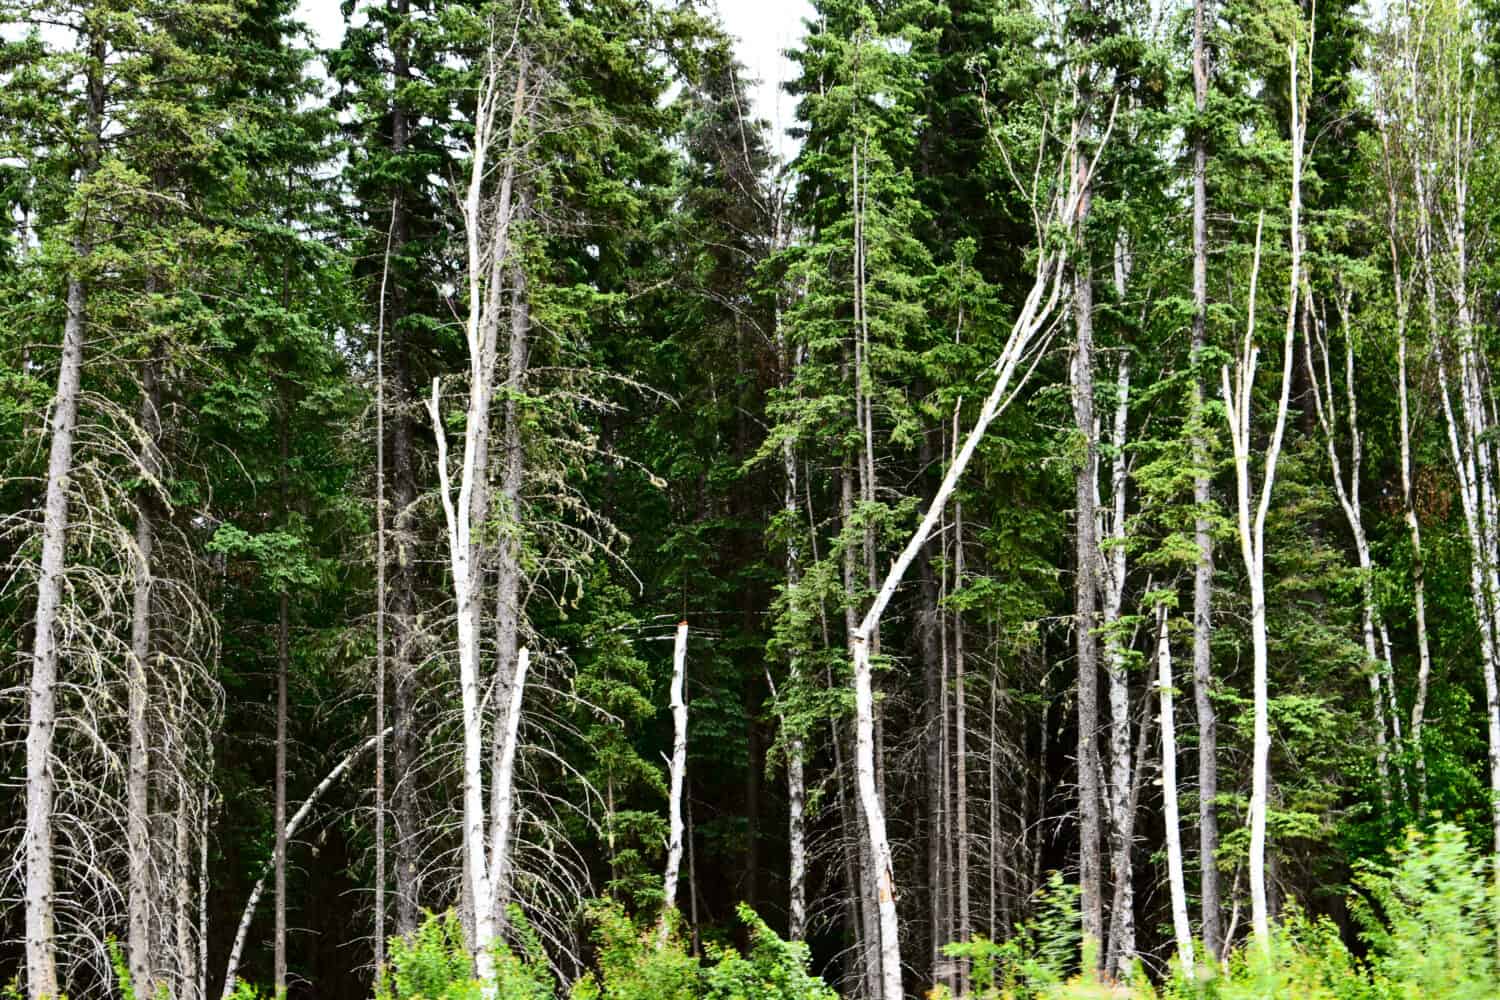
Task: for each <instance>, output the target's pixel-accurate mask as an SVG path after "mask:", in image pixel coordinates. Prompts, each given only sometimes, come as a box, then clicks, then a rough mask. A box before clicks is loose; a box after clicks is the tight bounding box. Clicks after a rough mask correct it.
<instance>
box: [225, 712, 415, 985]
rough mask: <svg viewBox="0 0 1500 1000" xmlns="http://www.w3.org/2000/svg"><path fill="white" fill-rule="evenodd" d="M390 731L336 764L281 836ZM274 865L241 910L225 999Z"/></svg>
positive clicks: (262, 874)
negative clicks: (362, 755)
mask: <svg viewBox="0 0 1500 1000" xmlns="http://www.w3.org/2000/svg"><path fill="white" fill-rule="evenodd" d="M390 734H391V731H390V730H389V729H387V730H386V731H385V732H383V733H376V734H375V735H374V736H371V737H370V738H369V739H367V740H365V741H364V743H362V744H360V745H359V746H357V747H355V748H354V749H353V750H351V751H350V752H349V753H348V755H347V756H345V757H344V759H343V760H341V761H339V762H338V763H337V764H335V765H334V766H333V770H331V771H329V772H328V774H326V775H325V776H324V777H323V780H322V781H320V782H318V784H317V787H315V788H314V789H313V790H312V791H311V792H309V793H308V796H307V798H305V799H303V800H302V805H300V806H298V807H297V811H296V812H295V813H293V814H292V817H291V819H289V820H287V822H286V826H284V827H282V828H281V829H280V830H279V831H277V835H278V838H279V839H281V840H290V839H291V838H292V837H295V836H296V835H297V831H298V830H300V829H301V828H302V824H303V823H305V822H307V817H308V816H310V815H311V814H312V809H313V806H315V805H317V803H318V800H319V799H321V798H322V797H323V795H324V793H325V792H327V791H328V789H329V788H331V787H333V783H334V782H336V781H338V780H339V777H340V776H341V775H342V774H343V773H344V772H345V771H347V770H349V768H350V766H351V765H353V763H354V762H355V761H356V760H358V759H359V757H360V755H361V754H363V753H364V752H365V751H366V750H369V749H370V748H371V747H373V746H374V745H375V744H376V743H378V742H380V741H381V740H382V739H384V738H386V737H388V736H390ZM206 814H207V811H206V810H205V815H206ZM204 842H205V843H207V838H205V841H204ZM273 867H274V861H273V862H272V864H270V865H267V866H266V867H264V868H262V869H261V872H260V878H259V879H257V880H256V882H255V887H254V888H252V889H251V890H250V898H249V899H248V900H246V901H245V908H244V910H242V911H241V912H240V922H239V926H238V927H236V929H235V932H234V941H233V942H232V943H231V944H230V946H229V960H228V961H227V962H226V963H225V965H224V989H223V993H222V994H221V998H222V1000H231V998H232V997H233V996H234V986H235V981H236V978H237V976H238V975H239V971H240V956H241V955H242V954H244V951H245V938H246V937H247V936H248V935H249V933H250V922H251V921H252V920H253V919H254V918H255V908H256V907H257V906H258V905H260V898H261V896H263V895H265V891H266V878H267V877H268V876H270V875H271V869H272V868H273ZM203 884H207V880H206V879H205V880H204V883H203ZM202 940H204V941H206V940H207V936H206V935H205V936H204V937H203V938H202Z"/></svg>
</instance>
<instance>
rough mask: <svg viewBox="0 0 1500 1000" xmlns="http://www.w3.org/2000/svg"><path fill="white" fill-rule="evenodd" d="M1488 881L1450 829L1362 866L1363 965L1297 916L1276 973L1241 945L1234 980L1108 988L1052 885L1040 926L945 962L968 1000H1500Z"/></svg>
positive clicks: (1324, 929)
mask: <svg viewBox="0 0 1500 1000" xmlns="http://www.w3.org/2000/svg"><path fill="white" fill-rule="evenodd" d="M1493 872H1494V869H1493V864H1492V861H1491V860H1490V859H1489V858H1487V857H1485V856H1484V855H1483V853H1482V852H1479V851H1476V850H1474V849H1473V848H1471V847H1469V845H1468V842H1467V840H1466V839H1465V836H1464V834H1463V832H1462V831H1461V830H1460V829H1459V828H1458V827H1456V826H1454V825H1452V824H1441V825H1439V826H1438V827H1437V828H1436V829H1435V830H1434V831H1433V832H1432V833H1430V834H1428V833H1421V832H1418V831H1411V832H1409V833H1408V834H1407V836H1406V839H1405V841H1404V843H1403V844H1402V845H1401V847H1399V848H1396V849H1392V851H1391V856H1390V859H1389V861H1388V862H1387V863H1386V864H1375V863H1373V862H1367V863H1365V864H1363V865H1361V868H1360V871H1359V874H1358V875H1357V877H1356V879H1355V883H1356V885H1357V887H1358V892H1357V893H1356V894H1355V895H1354V896H1353V898H1352V906H1353V909H1354V912H1355V914H1356V916H1357V917H1358V920H1359V923H1360V926H1361V928H1362V932H1361V936H1362V938H1363V940H1364V943H1365V945H1366V946H1367V947H1368V955H1367V956H1366V957H1364V958H1360V957H1357V956H1356V955H1355V954H1353V953H1352V952H1351V951H1350V949H1349V946H1348V944H1347V943H1346V942H1345V941H1344V938H1343V936H1342V934H1341V933H1340V931H1339V928H1338V927H1337V926H1335V925H1334V924H1333V922H1332V921H1330V920H1328V919H1327V918H1326V917H1313V916H1309V915H1308V914H1306V913H1304V912H1303V911H1302V910H1301V909H1300V908H1298V907H1297V906H1296V905H1292V906H1290V907H1289V908H1288V910H1287V912H1286V913H1285V914H1284V915H1283V917H1282V920H1281V922H1280V923H1279V924H1278V925H1277V926H1276V927H1275V928H1274V931H1273V936H1272V944H1271V957H1270V959H1269V961H1268V960H1267V959H1266V958H1265V956H1263V955H1261V954H1260V953H1259V952H1258V951H1257V950H1256V948H1255V946H1254V945H1253V944H1252V943H1249V942H1246V943H1244V944H1243V945H1242V946H1241V947H1240V948H1239V949H1238V950H1236V951H1235V952H1234V954H1233V955H1231V956H1230V958H1229V961H1228V965H1227V969H1225V970H1223V971H1219V970H1215V969H1213V968H1211V967H1208V966H1200V967H1199V969H1198V970H1197V976H1198V978H1197V979H1196V980H1195V979H1190V978H1187V977H1183V976H1180V975H1179V977H1178V978H1174V979H1172V980H1169V981H1167V982H1164V983H1162V984H1161V985H1160V987H1159V988H1158V987H1153V986H1151V985H1150V984H1148V983H1146V982H1145V981H1144V980H1143V979H1137V980H1134V981H1133V982H1132V983H1131V984H1129V989H1128V990H1126V989H1125V988H1123V987H1119V986H1113V985H1109V986H1106V985H1102V984H1100V983H1098V982H1095V981H1094V980H1093V978H1092V977H1091V976H1087V975H1076V974H1075V973H1076V970H1078V969H1080V968H1089V967H1091V966H1092V964H1093V963H1092V962H1091V961H1089V960H1087V956H1083V960H1080V955H1079V932H1078V911H1077V888H1076V887H1073V886H1068V885H1065V884H1063V883H1062V882H1061V881H1060V879H1059V877H1058V876H1056V875H1054V876H1053V878H1052V881H1051V883H1050V887H1049V890H1048V892H1047V893H1046V894H1045V896H1044V897H1043V898H1042V899H1041V901H1040V912H1039V914H1038V916H1037V917H1036V918H1035V919H1033V920H1032V921H1030V922H1028V923H1027V924H1025V925H1024V926H1021V927H1018V928H1017V929H1016V932H1015V934H1014V935H1013V936H1012V937H1010V938H1009V939H1008V940H1006V941H1005V942H1003V943H998V944H997V943H995V942H991V941H988V940H986V939H984V938H976V939H975V940H973V941H970V942H967V943H963V944H950V945H948V946H947V947H946V948H945V953H946V954H948V955H949V956H950V957H954V958H960V959H964V960H967V961H968V962H970V963H971V968H972V982H973V992H972V993H971V994H970V996H971V997H972V1000H1086V998H1093V997H1101V998H1102V997H1114V998H1125V997H1127V996H1128V997H1129V998H1130V1000H1157V998H1160V1000H1482V998H1492V997H1495V996H1500V960H1497V954H1500V953H1497V949H1496V944H1495V942H1496V934H1497V928H1500V905H1497V901H1500V890H1497V887H1496V885H1495V882H1494V875H1493ZM1070 977H1071V978H1070Z"/></svg>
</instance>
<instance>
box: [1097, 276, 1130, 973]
mask: <svg viewBox="0 0 1500 1000" xmlns="http://www.w3.org/2000/svg"><path fill="white" fill-rule="evenodd" d="M1122 284H1123V282H1122ZM1121 291H1122V298H1123V288H1122V289H1121ZM1115 392H1116V401H1115V413H1114V426H1113V429H1112V432H1111V441H1110V444H1111V446H1112V448H1113V450H1114V455H1113V457H1112V459H1111V462H1110V509H1109V510H1110V514H1109V521H1110V523H1109V526H1108V528H1107V530H1101V531H1098V533H1097V537H1098V538H1099V539H1100V541H1101V547H1102V543H1103V542H1106V541H1107V542H1108V543H1109V544H1108V549H1107V551H1101V552H1100V559H1099V564H1100V566H1101V567H1103V569H1104V572H1103V573H1102V574H1101V576H1102V578H1103V583H1104V632H1105V636H1106V639H1105V669H1106V671H1107V673H1108V675H1109V716H1110V728H1109V757H1110V762H1109V764H1110V773H1109V797H1110V803H1109V804H1110V827H1111V837H1110V839H1111V847H1112V853H1113V856H1112V858H1111V859H1110V867H1111V870H1112V874H1113V877H1114V898H1113V900H1112V901H1111V905H1110V931H1109V949H1108V952H1109V963H1108V965H1109V969H1110V971H1111V973H1113V974H1114V975H1116V976H1119V975H1122V974H1124V973H1125V972H1126V971H1127V970H1128V969H1129V967H1130V963H1131V962H1132V961H1133V960H1134V959H1135V884H1134V878H1133V873H1132V870H1131V848H1132V846H1133V842H1134V839H1135V810H1134V809H1133V808H1131V794H1130V793H1131V786H1132V781H1131V757H1130V686H1129V674H1128V672H1127V663H1126V649H1125V642H1124V637H1123V636H1122V635H1121V634H1120V630H1119V624H1120V614H1121V610H1122V608H1123V605H1124V597H1125V573H1126V569H1127V565H1126V557H1125V512H1126V500H1127V490H1126V480H1127V472H1128V469H1127V462H1126V455H1125V443H1126V435H1127V433H1128V426H1129V417H1130V360H1129V357H1128V356H1122V357H1121V358H1120V367H1119V371H1118V373H1117V375H1116V379H1115ZM1096 510H1099V511H1100V512H1101V517H1102V507H1101V506H1100V505H1098V504H1096ZM1101 527H1102V525H1101Z"/></svg>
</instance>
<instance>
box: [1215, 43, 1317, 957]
mask: <svg viewBox="0 0 1500 1000" xmlns="http://www.w3.org/2000/svg"><path fill="white" fill-rule="evenodd" d="M1288 55H1289V62H1290V66H1291V74H1290V82H1291V95H1290V96H1291V152H1292V178H1291V181H1292V184H1291V199H1290V213H1289V214H1290V219H1289V225H1288V230H1289V239H1290V243H1291V268H1290V275H1289V278H1288V289H1287V312H1286V333H1285V337H1284V340H1283V344H1282V368H1281V395H1280V400H1279V402H1278V404H1277V409H1276V426H1275V428H1274V430H1273V431H1272V432H1271V437H1270V440H1269V441H1268V442H1267V444H1266V451H1265V460H1264V467H1263V470H1262V473H1261V481H1260V487H1259V497H1258V498H1257V499H1256V500H1255V502H1254V506H1253V507H1252V497H1251V472H1250V447H1251V428H1252V423H1251V419H1250V408H1251V401H1252V397H1253V395H1254V387H1255V368H1256V358H1257V355H1258V353H1259V349H1258V348H1257V347H1256V346H1255V343H1254V341H1255V288H1256V282H1257V279H1258V277H1259V274H1260V254H1261V229H1262V224H1263V223H1264V219H1265V217H1264V214H1262V216H1261V221H1260V222H1259V223H1257V225H1256V232H1255V259H1254V264H1253V266H1252V272H1251V279H1250V289H1249V308H1248V313H1249V316H1248V319H1247V322H1246V326H1245V339H1244V343H1243V346H1242V349H1241V354H1240V357H1239V359H1238V360H1237V362H1236V366H1235V380H1234V385H1233V388H1231V384H1230V371H1229V366H1228V365H1226V366H1224V368H1223V370H1222V378H1223V392H1224V406H1225V413H1226V416H1227V417H1228V422H1229V431H1230V437H1231V440H1232V442H1233V445H1234V468H1235V486H1236V499H1237V508H1238V522H1237V525H1238V534H1239V541H1240V551H1241V555H1242V557H1243V558H1244V562H1245V572H1246V575H1247V576H1248V577H1249V581H1250V636H1251V646H1252V651H1253V657H1254V660H1253V662H1254V680H1253V692H1252V704H1253V713H1254V734H1255V735H1254V747H1253V751H1252V757H1251V779H1250V857H1249V874H1250V913H1251V918H1250V919H1251V931H1252V934H1253V935H1254V938H1255V945H1256V948H1257V950H1258V951H1259V952H1260V953H1261V955H1262V956H1263V957H1265V958H1267V959H1269V958H1270V954H1271V927H1270V912H1269V907H1268V904H1267V884H1266V813H1267V811H1268V810H1269V808H1270V801H1269V796H1270V758H1271V728H1270V716H1269V708H1270V706H1269V696H1268V692H1267V683H1268V680H1267V673H1268V662H1267V661H1268V652H1267V640H1266V591H1265V574H1266V563H1265V556H1266V546H1265V524H1266V514H1267V511H1268V510H1269V509H1270V506H1271V490H1272V488H1273V487H1274V486H1275V483H1276V466H1277V462H1278V461H1279V460H1280V457H1281V443H1282V438H1283V435H1284V434H1285V431H1286V418H1287V411H1288V409H1289V408H1290V401H1291V387H1292V372H1293V358H1294V355H1295V351H1294V345H1295V338H1296V331H1297V302H1298V294H1299V292H1300V291H1301V285H1302V280H1303V279H1302V273H1301V264H1302V230H1301V218H1302V152H1303V139H1304V125H1303V104H1302V103H1301V95H1300V94H1299V91H1298V72H1299V69H1300V66H1301V53H1300V52H1299V51H1298V47H1297V43H1296V42H1293V44H1292V45H1291V46H1289V48H1288Z"/></svg>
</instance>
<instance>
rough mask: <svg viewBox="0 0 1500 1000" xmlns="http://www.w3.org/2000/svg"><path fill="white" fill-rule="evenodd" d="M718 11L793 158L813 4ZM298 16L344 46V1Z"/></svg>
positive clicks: (791, 0) (798, 0)
mask: <svg viewBox="0 0 1500 1000" xmlns="http://www.w3.org/2000/svg"><path fill="white" fill-rule="evenodd" d="M714 6H716V7H717V8H718V11H719V16H720V17H721V18H722V19H723V21H724V26H725V27H726V28H727V29H728V30H729V33H730V34H731V35H734V36H735V37H736V38H737V39H739V57H740V62H742V63H744V64H745V68H746V70H748V72H749V75H750V76H751V77H752V78H753V79H756V80H758V81H759V84H758V86H756V87H755V89H754V90H752V91H751V100H752V101H754V103H755V110H756V114H758V115H759V116H760V117H762V118H765V119H766V120H767V121H769V122H770V123H771V128H772V133H773V135H774V136H775V138H776V148H777V151H778V152H779V153H780V154H781V155H782V156H783V157H785V156H789V155H791V154H792V153H793V152H794V151H795V150H794V145H793V144H792V143H791V141H790V140H788V139H787V138H786V134H785V133H786V128H787V126H788V125H790V124H791V123H792V119H793V117H794V114H795V111H796V108H795V106H794V105H793V103H792V100H791V99H790V98H789V97H788V96H787V95H786V94H784V93H782V91H781V83H782V82H784V81H785V80H788V79H790V78H791V75H792V71H793V67H792V64H791V63H790V62H788V61H787V60H786V59H785V58H783V57H782V55H781V53H782V51H783V50H785V49H787V48H790V47H792V46H795V45H796V44H797V43H798V42H800V41H801V40H802V33H803V27H804V26H803V23H802V21H803V18H806V17H810V16H811V14H812V7H811V4H810V3H809V0H714ZM297 12H298V15H299V16H300V17H301V18H302V20H303V21H305V22H306V23H307V24H308V26H309V27H311V28H312V30H313V32H314V33H315V34H316V35H317V38H318V44H319V45H320V46H323V47H325V48H332V47H333V46H335V45H337V44H338V42H339V40H340V38H341V37H342V34H343V30H344V19H343V15H342V14H340V13H339V0H300V2H299V4H298V8H297Z"/></svg>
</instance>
